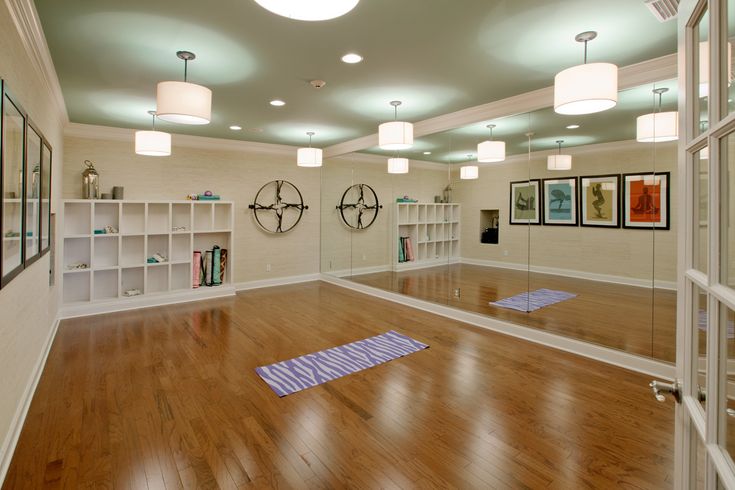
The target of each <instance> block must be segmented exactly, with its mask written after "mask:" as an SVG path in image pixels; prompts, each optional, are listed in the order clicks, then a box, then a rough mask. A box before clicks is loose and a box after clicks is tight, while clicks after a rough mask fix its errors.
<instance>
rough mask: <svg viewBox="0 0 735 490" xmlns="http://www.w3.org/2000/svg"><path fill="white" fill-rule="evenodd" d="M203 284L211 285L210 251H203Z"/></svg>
mask: <svg viewBox="0 0 735 490" xmlns="http://www.w3.org/2000/svg"><path fill="white" fill-rule="evenodd" d="M204 285H205V286H211V285H212V251H211V250H207V251H206V252H204Z"/></svg>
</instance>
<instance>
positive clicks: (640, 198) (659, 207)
mask: <svg viewBox="0 0 735 490" xmlns="http://www.w3.org/2000/svg"><path fill="white" fill-rule="evenodd" d="M669 176H670V174H669V172H661V173H654V172H649V173H643V174H640V173H639V174H624V175H623V228H631V229H651V228H656V229H661V230H668V229H669V203H670V189H669Z"/></svg>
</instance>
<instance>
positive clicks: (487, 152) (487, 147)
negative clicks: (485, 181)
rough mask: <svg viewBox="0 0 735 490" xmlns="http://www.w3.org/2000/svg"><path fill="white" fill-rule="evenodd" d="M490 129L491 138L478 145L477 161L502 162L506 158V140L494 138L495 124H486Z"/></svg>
mask: <svg viewBox="0 0 735 490" xmlns="http://www.w3.org/2000/svg"><path fill="white" fill-rule="evenodd" d="M486 127H487V128H488V129H489V130H490V139H489V140H487V141H483V142H482V143H480V144H478V145H477V161H478V162H482V163H494V162H502V161H503V160H505V141H494V140H493V129H494V128H495V124H488V125H487V126H486Z"/></svg>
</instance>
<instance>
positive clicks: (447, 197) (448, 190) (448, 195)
mask: <svg viewBox="0 0 735 490" xmlns="http://www.w3.org/2000/svg"><path fill="white" fill-rule="evenodd" d="M452 190H453V189H452V184H447V186H446V187H445V188H444V190H443V191H442V194H443V195H444V202H452Z"/></svg>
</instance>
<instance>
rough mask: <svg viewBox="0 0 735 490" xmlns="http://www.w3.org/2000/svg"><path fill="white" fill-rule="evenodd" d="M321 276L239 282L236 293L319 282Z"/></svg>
mask: <svg viewBox="0 0 735 490" xmlns="http://www.w3.org/2000/svg"><path fill="white" fill-rule="evenodd" d="M320 277H321V274H319V273H315V274H303V275H300V276H286V277H275V278H273V279H260V280H258V281H247V282H238V283H236V284H235V290H236V291H247V290H248V289H259V288H270V287H273V286H286V285H288V284H298V283H301V282H309V281H318V280H319V278H320Z"/></svg>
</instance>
